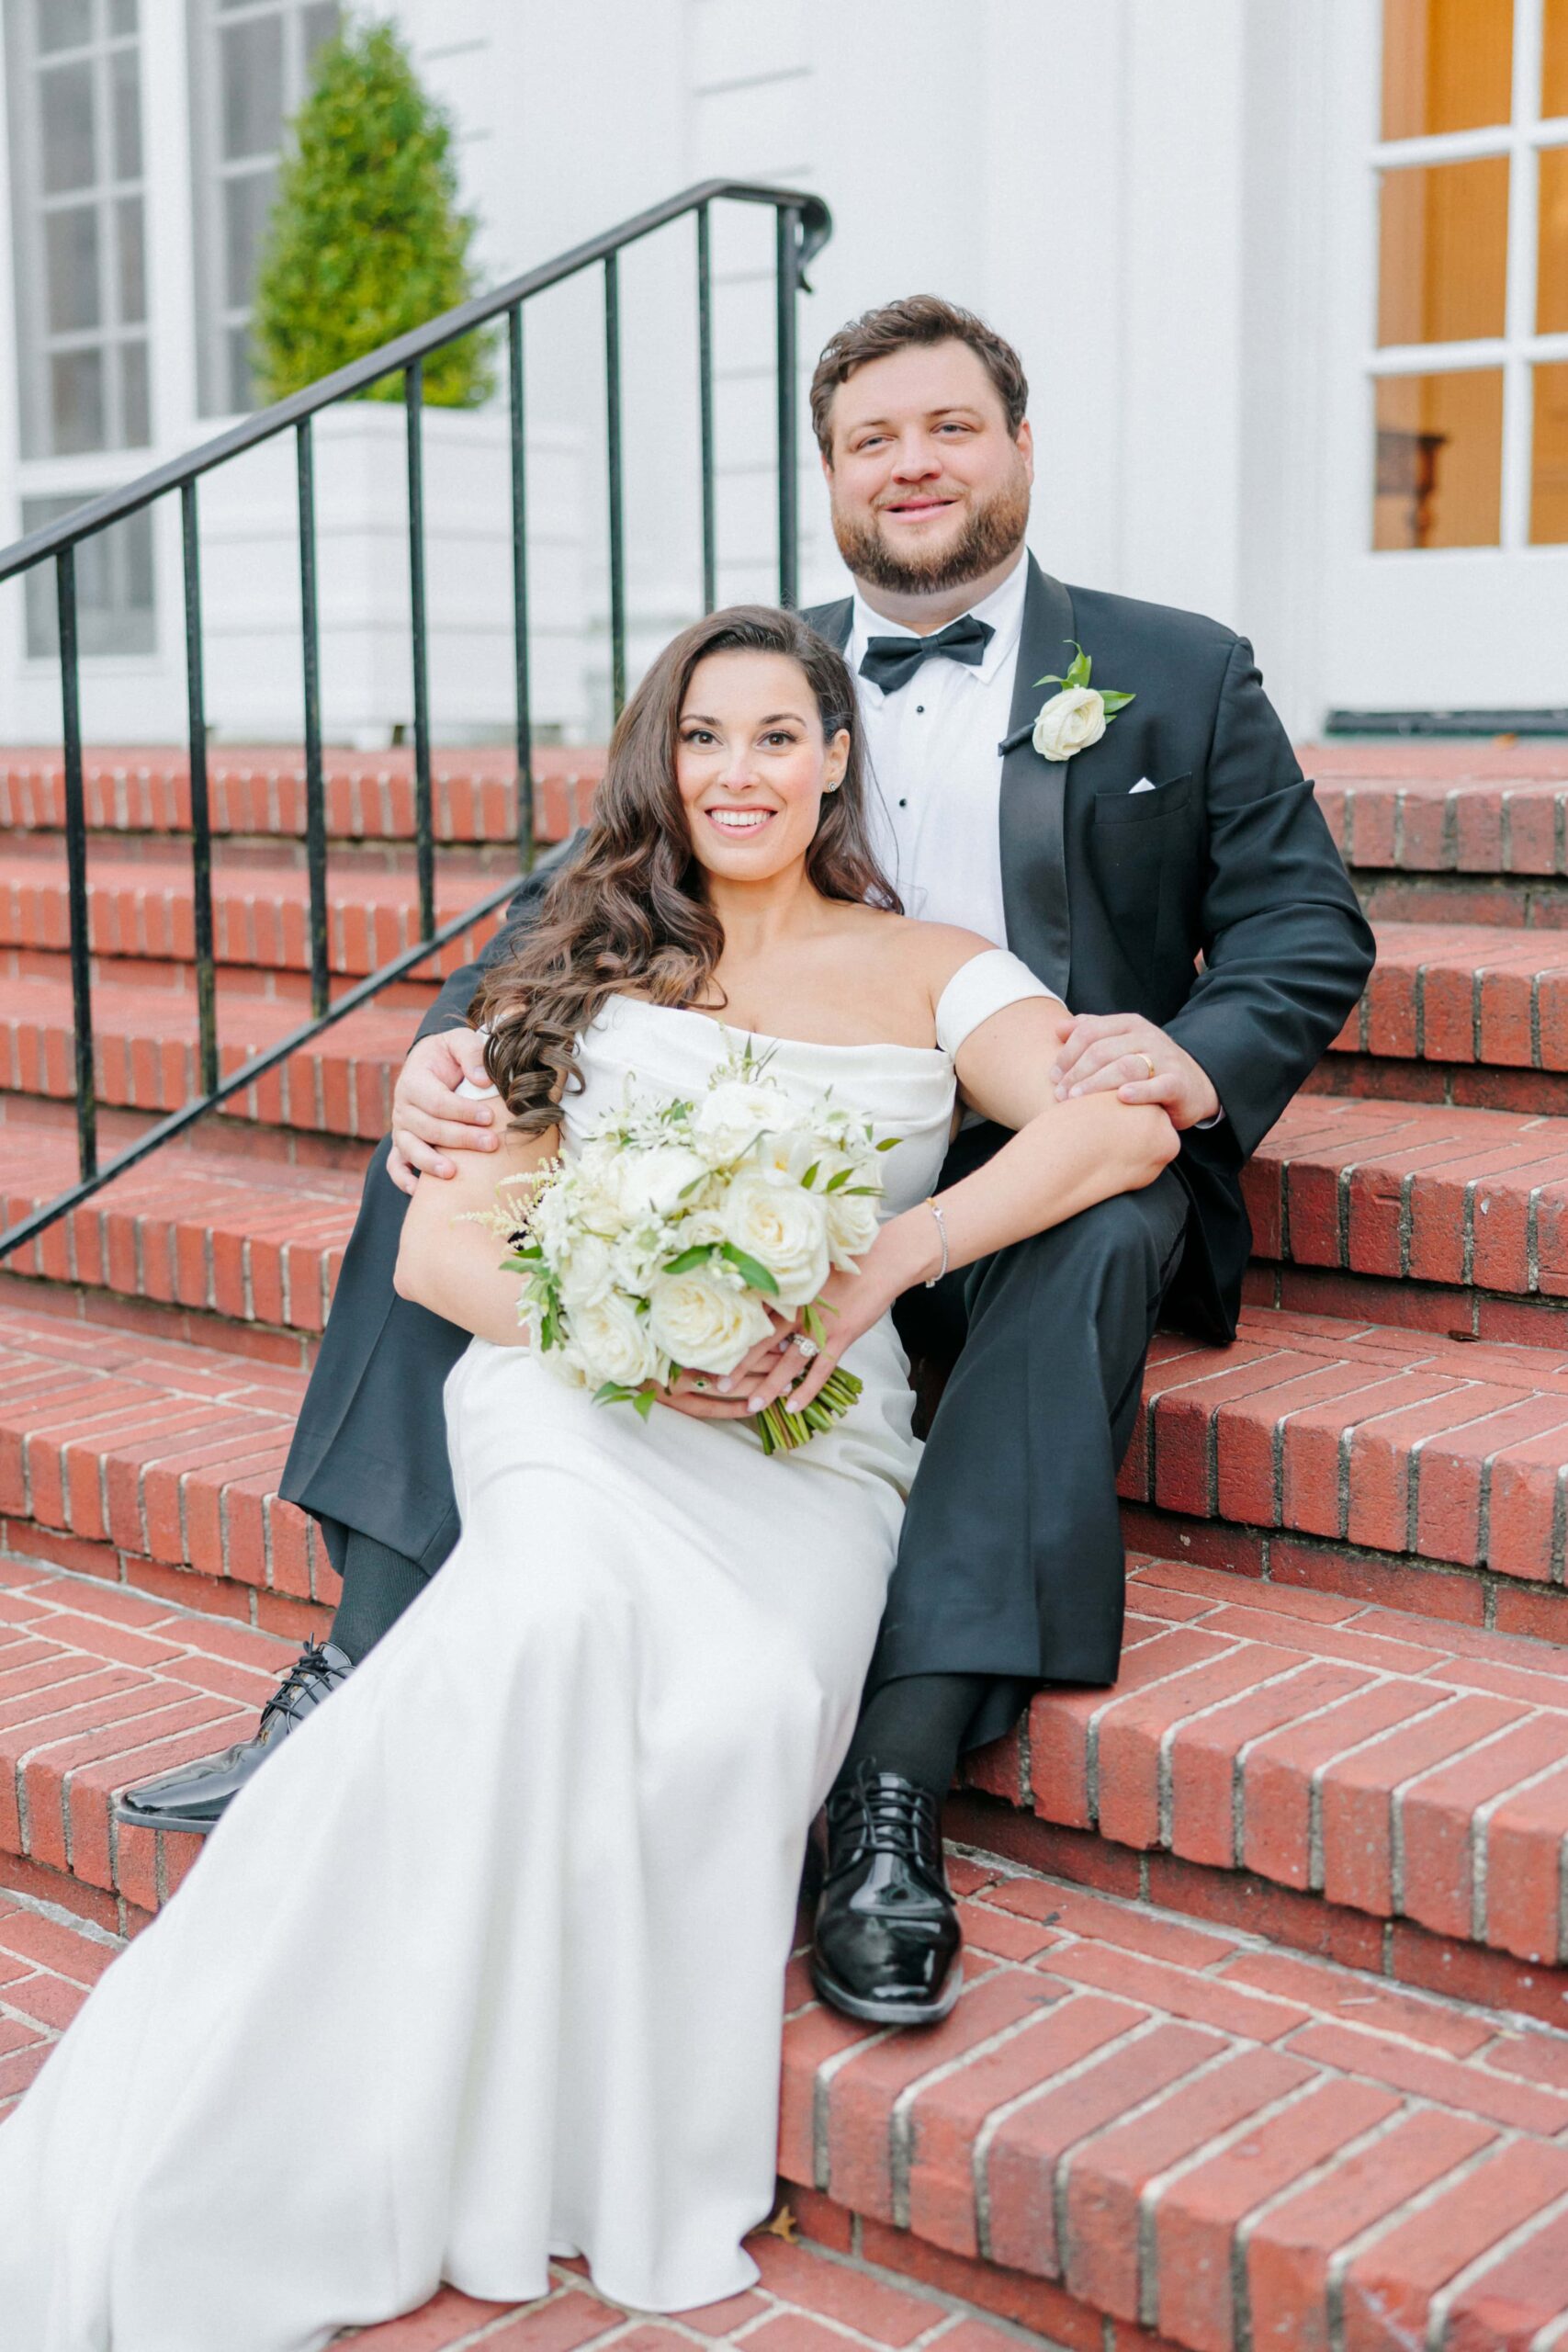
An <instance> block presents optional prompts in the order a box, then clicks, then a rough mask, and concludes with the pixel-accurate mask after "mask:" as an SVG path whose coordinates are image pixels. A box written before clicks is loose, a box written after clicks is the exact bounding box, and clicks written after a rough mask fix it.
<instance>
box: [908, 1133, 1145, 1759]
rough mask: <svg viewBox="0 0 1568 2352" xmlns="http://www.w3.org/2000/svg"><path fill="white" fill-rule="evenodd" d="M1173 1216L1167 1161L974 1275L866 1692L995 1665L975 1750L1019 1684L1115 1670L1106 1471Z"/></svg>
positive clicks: (1112, 1534) (1116, 1611) (1112, 1518)
mask: <svg viewBox="0 0 1568 2352" xmlns="http://www.w3.org/2000/svg"><path fill="white" fill-rule="evenodd" d="M1186 1209H1187V1204H1186V1196H1185V1193H1183V1191H1182V1188H1181V1185H1180V1183H1179V1180H1178V1179H1177V1177H1176V1176H1175V1174H1174V1172H1173V1171H1172V1170H1166V1171H1165V1172H1164V1173H1163V1174H1162V1175H1161V1176H1160V1177H1159V1178H1157V1179H1156V1182H1155V1183H1153V1184H1152V1185H1150V1186H1148V1187H1147V1189H1146V1190H1145V1191H1143V1192H1139V1193H1122V1194H1119V1195H1118V1196H1117V1197H1115V1198H1114V1199H1112V1200H1109V1201H1102V1202H1100V1204H1098V1205H1097V1206H1096V1207H1094V1208H1092V1209H1088V1210H1085V1211H1084V1213H1083V1214H1082V1215H1081V1216H1077V1217H1073V1218H1070V1219H1069V1220H1068V1221H1067V1222H1066V1224H1064V1225H1060V1226H1055V1227H1052V1228H1051V1230H1050V1231H1049V1232H1047V1233H1043V1234H1037V1235H1035V1236H1033V1237H1032V1238H1031V1239H1029V1240H1026V1241H1021V1242H1018V1243H1015V1244H1014V1245H1013V1246H1012V1247H1011V1248H1010V1249H1008V1250H998V1251H997V1252H996V1253H995V1254H994V1255H993V1256H991V1257H990V1258H987V1259H984V1260H982V1261H980V1262H979V1263H978V1264H977V1265H976V1266H975V1267H974V1268H973V1269H971V1270H970V1272H969V1274H968V1278H967V1281H966V1283H965V1285H964V1313H965V1316H966V1323H967V1328H966V1331H965V1335H964V1344H963V1347H962V1349H961V1351H960V1353H959V1356H958V1360H957V1363H956V1365H955V1366H954V1369H953V1374H952V1377H951V1378H950V1380H949V1382H948V1384H947V1387H946V1390H945V1392H944V1393H943V1396H942V1402H941V1404H940V1405H939V1406H938V1408H937V1410H936V1414H935V1418H934V1419H933V1421H932V1425H931V1434H930V1437H929V1438H928V1440H927V1444H926V1452H925V1456H924V1459H923V1461H922V1463H921V1465H920V1469H919V1475H918V1476H917V1477H916V1480H915V1484H914V1487H913V1489H912V1491H911V1494H910V1497H909V1506H908V1513H907V1515H906V1518H905V1523H904V1531H903V1537H902V1541H901V1543H900V1545H899V1553H898V1559H897V1566H896V1567H895V1570H894V1574H893V1577H892V1580H891V1583H890V1585H889V1588H888V1600H887V1609H886V1614H885V1616H884V1619H883V1624H882V1633H881V1636H880V1638H879V1641H878V1645H877V1650H876V1655H875V1657H874V1660H873V1663H872V1668H871V1673H870V1676H869V1678H868V1680H867V1697H868V1704H874V1702H875V1698H876V1694H877V1692H878V1691H880V1690H882V1689H883V1688H884V1686H886V1685H887V1684H889V1683H892V1682H895V1681H897V1680H899V1679H903V1678H904V1677H906V1676H916V1675H919V1676H927V1675H944V1676H964V1677H967V1676H972V1675H983V1676H987V1677H993V1678H996V1679H997V1684H998V1687H997V1688H996V1689H995V1690H993V1691H990V1692H989V1693H988V1695H987V1699H986V1701H984V1702H982V1703H980V1704H979V1705H978V1706H977V1707H976V1710H975V1711H974V1713H972V1714H971V1716H970V1719H969V1721H968V1723H967V1724H966V1725H965V1727H964V1735H963V1739H964V1746H966V1747H973V1746H978V1745H980V1744H982V1743H983V1742H984V1741H985V1740H987V1739H991V1738H995V1737H997V1736H999V1734H1000V1733H1001V1732H1003V1731H1005V1730H1006V1729H1007V1728H1008V1727H1009V1725H1010V1723H1011V1722H1012V1721H1013V1720H1014V1719H1015V1717H1016V1715H1017V1713H1019V1711H1020V1709H1021V1705H1022V1703H1023V1701H1024V1699H1025V1697H1026V1696H1027V1693H1028V1691H1029V1690H1030V1689H1031V1688H1035V1687H1038V1685H1039V1684H1041V1683H1043V1682H1086V1683H1100V1684H1104V1683H1110V1682H1113V1681H1114V1680H1115V1679H1116V1673H1117V1668H1118V1664H1119V1660H1120V1653H1121V1641H1122V1599H1123V1595H1122V1586H1123V1566H1122V1534H1121V1524H1120V1517H1119V1512H1118V1509H1117V1501H1116V1473H1117V1469H1118V1467H1119V1466H1120V1464H1121V1459H1122V1454H1123V1453H1124V1452H1125V1451H1126V1447H1127V1443H1128V1441H1129V1439H1130V1437H1131V1435H1132V1431H1133V1427H1134V1419H1135V1416H1136V1412H1137V1406H1138V1398H1139V1395H1140V1391H1141V1385H1142V1377H1143V1366H1144V1358H1145V1353H1146V1351H1147V1348H1148V1343H1149V1340H1150V1338H1151V1336H1152V1334H1153V1331H1154V1327H1155V1321H1156V1317H1157V1315H1158V1312H1159V1306H1160V1300H1161V1297H1162V1296H1163V1295H1164V1291H1165V1288H1166V1285H1167V1283H1168V1282H1169V1280H1170V1277H1171V1275H1172V1274H1173V1273H1174V1272H1175V1270H1176V1265H1177V1262H1178V1260H1179V1255H1180V1250H1181V1242H1182V1237H1183V1233H1184V1230H1185V1226H1186Z"/></svg>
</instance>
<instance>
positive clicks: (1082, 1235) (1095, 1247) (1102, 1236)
mask: <svg viewBox="0 0 1568 2352" xmlns="http://www.w3.org/2000/svg"><path fill="white" fill-rule="evenodd" d="M1174 1184H1175V1180H1174V1179H1173V1178H1172V1177H1171V1176H1170V1175H1169V1173H1168V1172H1167V1173H1166V1174H1165V1175H1162V1176H1161V1177H1159V1178H1158V1179H1157V1180H1156V1183H1154V1184H1152V1185H1150V1186H1149V1187H1148V1189H1147V1191H1145V1192H1139V1193H1114V1194H1113V1195H1112V1196H1111V1199H1110V1200H1106V1201H1097V1202H1096V1203H1095V1204H1094V1206H1093V1207H1092V1208H1088V1209H1080V1211H1079V1212H1078V1214H1077V1216H1071V1217H1067V1218H1066V1220H1065V1221H1064V1222H1063V1223H1062V1224H1060V1225H1054V1226H1051V1227H1048V1228H1047V1230H1046V1231H1045V1232H1043V1233H1036V1234H1032V1235H1031V1236H1030V1237H1029V1238H1027V1239H1026V1240H1023V1241H1019V1242H1015V1243H1014V1244H1013V1245H1012V1247H1011V1248H1010V1249H1009V1250H998V1253H997V1255H996V1257H995V1258H993V1259H992V1260H991V1261H990V1262H989V1264H988V1265H987V1267H986V1269H985V1270H984V1272H983V1273H982V1277H981V1281H980V1284H979V1290H980V1293H981V1294H982V1295H984V1293H985V1292H986V1291H987V1290H988V1289H990V1288H991V1287H992V1285H993V1284H996V1285H998V1286H1001V1285H1005V1286H1007V1287H1009V1288H1011V1287H1012V1286H1014V1285H1015V1284H1018V1283H1028V1284H1029V1285H1030V1287H1031V1288H1032V1289H1035V1290H1038V1289H1039V1288H1040V1286H1042V1285H1048V1286H1049V1288H1050V1289H1051V1291H1052V1292H1053V1294H1054V1295H1055V1296H1056V1297H1058V1298H1060V1299H1063V1300H1066V1298H1068V1297H1076V1298H1077V1299H1078V1300H1080V1301H1082V1302H1085V1303H1087V1302H1089V1301H1091V1300H1093V1299H1094V1298H1096V1297H1100V1296H1103V1295H1105V1293H1106V1290H1107V1287H1108V1284H1109V1286H1111V1287H1118V1286H1119V1283H1120V1282H1121V1281H1122V1280H1125V1281H1128V1282H1133V1283H1138V1284H1140V1285H1141V1286H1142V1290H1143V1292H1144V1293H1145V1295H1154V1294H1155V1293H1156V1291H1157V1289H1158V1288H1159V1286H1160V1284H1161V1282H1162V1280H1163V1279H1165V1278H1167V1277H1168V1272H1169V1271H1170V1261H1171V1260H1172V1258H1173V1256H1174V1253H1175V1250H1176V1249H1177V1247H1178V1246H1179V1241H1180V1238H1181V1233H1182V1229H1183V1226H1184V1223H1185V1215H1184V1212H1185V1201H1184V1200H1183V1199H1181V1198H1180V1197H1179V1196H1178V1197H1172V1194H1171V1192H1168V1189H1167V1188H1168V1187H1171V1188H1174ZM1156 1195H1160V1196H1161V1197H1155V1196H1156Z"/></svg>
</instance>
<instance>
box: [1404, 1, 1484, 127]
mask: <svg viewBox="0 0 1568 2352" xmlns="http://www.w3.org/2000/svg"><path fill="white" fill-rule="evenodd" d="M1513 72H1514V6H1513V0H1383V12H1382V135H1383V137H1384V138H1385V139H1418V138H1420V137H1421V136H1422V134H1423V133H1424V132H1426V131H1430V130H1475V129H1477V128H1479V127H1480V126H1481V125H1482V124H1483V123H1494V122H1506V121H1507V119H1508V115H1509V108H1510V104H1511V100H1512V82H1513Z"/></svg>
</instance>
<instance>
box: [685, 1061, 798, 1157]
mask: <svg viewBox="0 0 1568 2352" xmlns="http://www.w3.org/2000/svg"><path fill="white" fill-rule="evenodd" d="M804 1115H805V1114H804V1113H803V1112H802V1111H801V1108H800V1106H799V1104H798V1103H792V1102H791V1100H790V1098H789V1096H788V1095H787V1094H785V1093H784V1091H782V1089H780V1088H779V1087H776V1086H761V1085H759V1084H757V1083H756V1081H755V1080H750V1079H741V1078H733V1079H727V1080H725V1082H724V1084H723V1085H722V1086H715V1087H711V1088H710V1089H709V1091H708V1092H707V1093H706V1094H705V1096H704V1097H703V1100H702V1101H701V1103H698V1105H697V1114H696V1117H695V1119H694V1121H693V1123H692V1124H693V1127H694V1131H695V1134H696V1137H697V1141H698V1144H699V1145H700V1147H701V1148H702V1149H703V1151H704V1152H705V1154H706V1155H707V1157H708V1159H709V1160H710V1161H712V1162H713V1163H714V1164H717V1163H718V1162H719V1161H721V1160H726V1159H739V1157H740V1155H741V1153H742V1152H744V1151H749V1150H750V1148H751V1146H752V1145H753V1144H754V1143H755V1142H756V1140H757V1137H758V1136H760V1135H766V1134H768V1133H770V1132H773V1131H775V1130H781V1129H782V1130H787V1129H788V1128H791V1127H798V1126H799V1125H801V1123H802V1120H803V1118H804Z"/></svg>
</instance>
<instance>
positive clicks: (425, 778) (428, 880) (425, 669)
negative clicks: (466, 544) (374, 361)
mask: <svg viewBox="0 0 1568 2352" xmlns="http://www.w3.org/2000/svg"><path fill="white" fill-rule="evenodd" d="M403 399H404V406H405V409H406V412H407V415H408V436H409V619H410V628H411V636H412V644H411V649H410V650H411V651H412V656H413V830H414V864H415V865H416V866H417V868H418V871H419V935H420V937H421V938H422V939H428V938H429V937H430V935H431V933H432V932H433V931H434V929H435V825H434V812H433V810H432V808H431V797H430V666H429V658H428V657H429V641H428V634H427V622H426V618H425V609H424V363H423V360H420V359H415V360H413V361H412V362H411V363H410V365H409V367H408V368H407V369H406V370H405V371H404V376H403Z"/></svg>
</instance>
